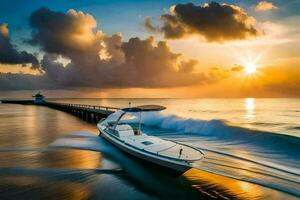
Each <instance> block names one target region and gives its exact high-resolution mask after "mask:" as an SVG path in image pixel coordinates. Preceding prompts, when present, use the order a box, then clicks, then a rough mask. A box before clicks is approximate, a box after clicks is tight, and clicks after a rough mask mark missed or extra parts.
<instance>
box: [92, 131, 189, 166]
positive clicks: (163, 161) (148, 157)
mask: <svg viewBox="0 0 300 200" xmlns="http://www.w3.org/2000/svg"><path fill="white" fill-rule="evenodd" d="M98 128H99V127H98ZM99 131H100V134H101V136H102V137H103V138H105V139H106V140H107V141H109V142H110V143H112V144H113V145H114V146H116V147H117V148H119V149H121V150H122V151H124V152H126V153H128V154H130V155H132V156H135V157H137V158H140V159H142V160H145V161H148V162H151V163H154V164H156V165H160V166H164V167H167V168H169V169H172V170H175V171H177V172H185V171H187V170H189V169H190V168H192V167H191V166H190V163H189V162H187V161H182V160H180V161H179V160H171V159H168V158H162V157H160V156H156V155H153V154H151V153H148V152H146V151H142V150H139V149H137V148H135V147H133V146H130V145H128V144H125V143H124V141H122V140H119V139H118V138H116V137H114V136H112V135H111V134H109V133H106V132H105V131H104V130H101V129H100V128H99Z"/></svg>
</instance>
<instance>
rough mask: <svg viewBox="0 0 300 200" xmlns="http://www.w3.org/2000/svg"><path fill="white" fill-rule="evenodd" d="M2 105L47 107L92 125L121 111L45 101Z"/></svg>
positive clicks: (4, 101)
mask: <svg viewBox="0 0 300 200" xmlns="http://www.w3.org/2000/svg"><path fill="white" fill-rule="evenodd" d="M1 103H10V104H22V105H37V106H46V107H49V108H52V109H56V110H60V111H63V112H67V113H70V114H72V115H75V116H77V117H79V118H81V119H83V120H85V121H88V122H91V123H98V122H99V121H100V120H102V119H103V118H106V117H107V116H108V115H110V114H112V113H113V112H115V111H117V110H119V109H120V108H116V107H111V106H98V105H86V104H76V103H59V102H53V101H52V102H51V101H45V102H43V103H40V104H35V103H34V101H33V100H1Z"/></svg>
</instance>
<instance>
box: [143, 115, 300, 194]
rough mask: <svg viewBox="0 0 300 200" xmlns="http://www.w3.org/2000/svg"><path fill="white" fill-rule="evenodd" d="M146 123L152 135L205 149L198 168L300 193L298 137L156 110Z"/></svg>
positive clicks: (196, 165)
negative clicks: (167, 113)
mask: <svg viewBox="0 0 300 200" xmlns="http://www.w3.org/2000/svg"><path fill="white" fill-rule="evenodd" d="M143 123H144V124H145V125H146V126H145V127H144V131H145V132H146V133H147V134H149V135H151V134H155V135H156V136H160V137H163V138H165V139H169V140H174V141H179V142H184V143H186V144H189V145H193V146H195V147H198V148H200V149H201V150H203V151H204V153H205V159H204V160H203V161H201V162H197V163H195V165H194V166H195V167H196V168H199V169H202V170H206V171H209V172H213V173H216V174H220V175H225V176H227V177H232V178H235V179H239V180H245V181H248V182H252V183H256V184H260V185H263V186H266V187H270V188H273V189H276V190H280V191H284V192H287V193H290V194H293V195H296V196H300V173H299V167H300V154H299V153H298V152H300V138H298V137H294V136H288V135H283V134H278V133H272V132H263V131H258V130H251V129H247V128H242V127H238V126H233V125H231V124H230V123H229V122H226V121H222V120H210V121H205V120H198V119H185V118H180V117H177V116H175V115H162V114H156V113H149V114H145V115H144V116H143ZM147 127H152V128H147ZM158 130H159V131H158ZM174 131H175V132H174Z"/></svg>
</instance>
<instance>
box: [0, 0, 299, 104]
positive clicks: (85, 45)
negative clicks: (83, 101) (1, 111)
mask: <svg viewBox="0 0 300 200" xmlns="http://www.w3.org/2000/svg"><path fill="white" fill-rule="evenodd" d="M299 10H300V1H299V0H268V1H261V0H243V1H236V0H223V1H202V0H196V1H175V0H165V1H163V0H160V1H158V0H151V1H150V0H146V1H136V0H122V1H116V0H101V1H100V0H87V1H79V0H73V1H60V0H51V1H50V0H27V1H23V0H15V1H9V0H1V1H0V98H10V97H30V96H31V95H32V94H33V93H35V92H37V91H42V92H43V93H44V94H45V95H46V96H47V97H52V98H56V97H66V98H69V97H85V98H147V97H155V98H239V97H242V98H244V97H257V98H259V97H262V98H264V97H270V98H271V97H299V96H300V78H299V77H300V12H299Z"/></svg>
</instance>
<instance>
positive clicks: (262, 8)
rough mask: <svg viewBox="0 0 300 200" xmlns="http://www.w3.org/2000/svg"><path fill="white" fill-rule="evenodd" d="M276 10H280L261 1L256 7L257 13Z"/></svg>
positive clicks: (271, 4)
mask: <svg viewBox="0 0 300 200" xmlns="http://www.w3.org/2000/svg"><path fill="white" fill-rule="evenodd" d="M274 9H278V7H277V6H275V5H274V4H273V3H271V2H268V1H260V2H259V3H258V4H257V5H256V6H255V11H266V10H274Z"/></svg>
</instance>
